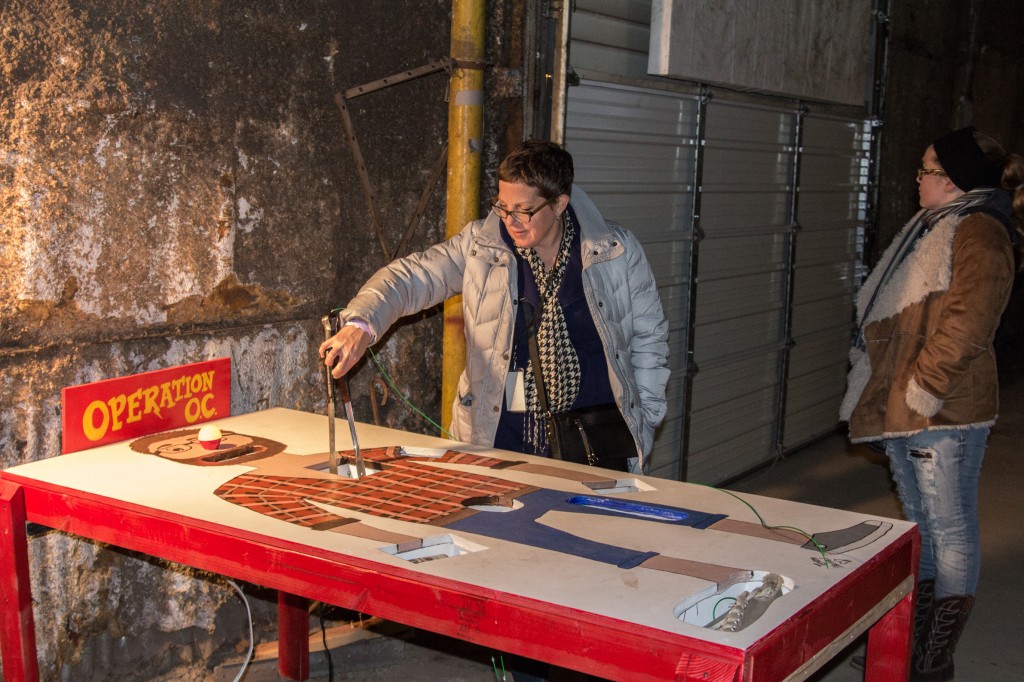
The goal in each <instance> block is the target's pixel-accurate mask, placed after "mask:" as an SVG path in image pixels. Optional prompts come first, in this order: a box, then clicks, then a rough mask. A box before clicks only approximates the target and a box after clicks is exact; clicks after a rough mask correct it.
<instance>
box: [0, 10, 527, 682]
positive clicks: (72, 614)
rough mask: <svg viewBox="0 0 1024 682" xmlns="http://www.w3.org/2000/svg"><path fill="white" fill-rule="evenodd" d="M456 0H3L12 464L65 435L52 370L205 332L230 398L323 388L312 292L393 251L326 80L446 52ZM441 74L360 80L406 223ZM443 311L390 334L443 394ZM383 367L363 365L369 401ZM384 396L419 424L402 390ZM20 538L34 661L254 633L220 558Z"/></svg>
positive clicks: (3, 373)
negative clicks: (205, 561) (182, 561)
mask: <svg viewBox="0 0 1024 682" xmlns="http://www.w3.org/2000/svg"><path fill="white" fill-rule="evenodd" d="M450 13H451V3H450V2H447V1H445V0H429V1H423V0H340V1H337V2H312V1H296V2H282V3H271V2H264V1H262V0H178V1H177V2H173V3H150V2H141V1H138V0H102V1H97V0H93V1H87V0H7V1H6V2H5V3H3V4H2V5H0V467H4V468H6V467H9V466H13V465H16V464H19V463H22V462H28V461H32V460H38V459H42V458H46V457H51V456H54V455H56V454H57V453H59V451H60V441H61V434H60V416H61V414H60V413H61V403H60V390H61V388H63V387H65V386H70V385H75V384H81V383H84V382H89V381H94V380H99V379H105V378H110V377H116V376H122V375H126V374H133V373H137V372H143V371H147V370H153V369H159V368H163V367H167V366H173V365H177V364H182V363H187V362H195V361H199V360H204V359H209V358H214V357H220V356H229V357H230V358H231V359H232V363H233V370H232V374H233V378H232V399H231V403H232V411H233V412H234V413H245V412H250V411H253V410H258V409H262V408H267V407H275V406H283V407H289V408H297V409H303V410H310V411H316V412H322V411H323V410H324V408H325V405H324V402H325V401H324V389H323V387H322V375H321V374H320V365H319V363H318V358H317V357H316V355H315V351H316V347H317V346H318V345H319V343H320V341H321V340H322V338H323V337H322V332H321V328H320V325H319V318H320V316H321V315H323V314H324V313H326V312H327V311H328V310H329V309H330V308H331V307H332V306H335V305H339V304H341V303H343V302H344V301H346V300H347V299H348V297H350V296H351V295H352V294H353V293H354V292H355V291H356V289H357V287H358V286H359V284H360V283H362V282H363V281H364V280H365V279H366V278H367V277H368V276H369V275H370V274H371V273H372V272H373V270H375V269H376V268H377V267H379V266H381V265H382V264H383V263H384V262H386V260H387V259H386V258H385V257H384V255H383V254H382V252H381V248H380V246H379V241H378V239H377V237H376V234H375V233H374V232H373V228H372V226H371V223H370V221H369V213H368V211H367V205H366V201H365V198H364V195H363V193H362V191H361V189H360V182H359V179H358V176H357V174H356V167H355V164H354V163H353V160H352V156H351V154H350V151H349V148H348V146H347V145H346V142H345V139H344V137H343V129H342V126H341V122H340V118H339V114H338V110H337V108H336V106H335V103H334V101H333V94H334V93H335V92H336V91H341V90H344V89H346V88H350V87H352V86H355V85H360V84H364V83H367V82H369V81H374V80H377V79H380V78H383V77H385V76H390V75H392V74H395V73H398V72H401V71H404V70H406V69H410V68H413V67H417V66H421V65H423V64H426V63H429V62H431V61H434V60H436V59H438V58H440V57H443V56H445V55H447V54H448V52H449V43H450V31H449V25H450V20H451V19H450ZM507 14H508V16H506V14H505V13H504V10H503V11H502V12H501V13H498V12H496V13H495V14H494V16H493V17H492V20H491V22H490V23H489V28H490V29H491V30H492V31H493V30H499V31H500V30H502V29H503V27H504V26H505V24H506V23H508V22H510V21H514V20H517V16H515V13H514V12H508V13H507ZM493 45H494V47H493V49H492V51H491V52H492V54H493V55H494V57H495V59H496V60H497V61H498V62H499V64H498V66H504V65H503V64H501V63H500V62H501V60H503V59H506V58H510V57H511V58H512V59H513V62H514V61H515V60H516V59H521V55H517V54H516V51H515V50H516V44H515V41H510V40H507V39H504V38H502V37H501V36H498V39H495V40H494V41H493ZM519 66H520V65H519V64H516V63H512V64H511V65H510V67H509V68H508V69H505V70H504V71H503V72H502V82H503V83H504V86H503V92H504V97H506V99H505V100H502V101H501V102H499V104H500V106H498V107H496V108H497V109H498V115H497V116H495V117H492V119H491V120H490V121H489V122H488V125H489V128H490V130H491V131H493V130H501V131H503V130H504V129H505V128H506V127H507V125H508V119H509V116H510V115H511V114H509V111H514V107H512V109H510V108H509V102H510V101H512V102H514V101H515V97H516V96H517V95H518V89H517V88H518V87H519V86H518V81H517V79H516V76H515V74H516V69H517V68H518V67H519ZM447 87H448V83H447V78H446V76H445V74H443V73H438V74H434V75H430V76H425V77H423V78H420V79H417V80H415V81H410V82H408V83H404V84H401V85H398V86H395V87H392V88H388V89H386V90H382V91H380V92H377V93H373V94H370V95H366V96H364V97H359V98H358V99H354V100H352V102H351V113H352V118H353V122H354V124H355V128H356V132H357V137H358V139H359V142H360V144H361V147H362V150H363V153H364V156H365V159H366V163H367V167H368V172H369V175H370V178H371V181H372V182H373V184H374V186H375V188H376V190H377V193H378V197H379V201H380V207H381V213H382V216H383V222H384V225H385V227H386V231H387V233H388V239H389V241H390V244H391V245H392V246H395V245H397V244H398V242H399V239H400V236H401V234H402V232H403V231H404V230H405V227H406V224H407V222H408V220H409V216H410V215H411V214H412V212H413V209H414V207H415V205H416V203H417V201H418V199H419V196H420V193H421V192H422V191H423V190H424V187H425V186H426V185H427V180H428V178H429V176H430V171H431V169H432V167H433V165H434V163H435V160H436V159H437V157H438V154H439V151H440V149H441V145H442V144H443V143H444V142H445V139H446V136H447V103H446V102H445V97H446V91H447ZM509 98H511V99H509ZM490 136H491V138H492V139H493V138H494V137H495V136H494V134H493V132H492V133H491V134H490ZM500 151H501V150H500V149H499V148H497V147H495V146H493V145H492V147H491V148H490V150H489V154H488V156H489V158H488V164H489V165H493V158H494V156H495V155H497V154H499V153H500ZM443 212H444V185H443V176H442V180H441V184H440V185H439V186H438V187H436V188H435V189H434V191H433V192H432V193H431V198H430V201H429V204H428V207H427V211H426V214H425V216H424V220H423V223H422V224H421V225H420V227H419V229H418V230H417V231H416V232H415V234H414V235H413V237H412V239H411V241H410V244H409V250H419V249H421V248H424V247H425V246H427V245H429V244H432V243H434V242H437V241H439V240H440V239H442V238H443V235H444V215H443ZM441 327H442V325H441V319H440V310H434V311H429V312H427V313H424V314H423V315H421V316H420V317H419V318H417V319H416V320H414V321H411V322H410V323H408V324H404V325H401V326H400V327H399V328H398V329H396V330H395V331H394V332H393V333H392V334H390V335H388V336H387V337H386V338H385V339H384V340H383V341H382V342H381V343H380V344H378V347H377V352H378V353H379V355H380V357H381V360H382V362H383V363H384V365H385V366H386V367H387V368H388V371H389V372H390V373H391V374H392V376H393V377H394V380H395V383H396V384H397V385H398V386H399V388H401V389H402V390H403V391H406V392H408V393H409V395H410V399H411V400H412V401H413V402H414V403H415V404H417V405H418V406H420V407H421V408H422V409H424V411H425V412H427V413H428V414H431V415H432V416H434V418H435V419H436V418H438V416H439V414H440V405H439V404H438V403H439V399H440V364H441V359H440V344H439V342H438V341H439V338H440V335H441ZM372 375H373V373H372V371H371V370H370V369H368V368H367V367H366V366H365V365H364V366H363V367H361V368H360V369H359V371H358V372H356V373H355V375H353V379H352V390H353V395H354V400H355V404H356V413H357V418H359V419H362V420H364V421H371V420H372V414H371V410H370V403H369V398H368V393H369V382H370V380H371V378H372ZM381 413H382V419H383V421H384V423H385V424H387V425H391V426H396V427H401V428H405V429H409V430H419V431H428V430H429V427H427V426H426V425H425V424H424V423H423V422H422V420H420V419H419V418H418V417H415V416H414V414H413V413H412V411H411V410H409V409H407V408H405V407H404V406H403V405H401V403H400V401H398V400H396V399H395V398H394V397H392V398H391V400H389V402H388V403H387V405H385V406H384V407H383V408H382V410H381ZM325 447H326V434H325ZM30 544H31V554H32V557H31V558H32V565H33V581H34V590H35V591H34V596H35V600H36V607H35V615H36V624H37V633H38V644H39V650H40V657H41V666H42V673H43V676H44V678H45V679H77V680H81V679H106V678H115V677H119V676H125V677H131V676H132V675H133V674H134V675H137V674H138V670H141V669H144V670H146V671H147V673H146V677H147V679H157V678H158V677H159V676H160V675H161V674H166V675H167V679H176V680H185V679H202V677H203V676H204V675H205V674H207V673H208V672H209V671H210V670H212V668H213V666H214V665H215V664H217V663H218V662H220V661H223V660H225V659H234V660H238V659H240V657H241V654H242V653H243V652H244V647H245V645H246V644H247V642H246V640H247V638H248V635H247V626H246V623H245V620H246V619H245V610H244V608H243V607H242V605H241V603H240V602H238V600H237V599H236V598H234V597H233V596H232V592H231V590H230V589H229V587H228V586H227V585H226V584H225V583H224V582H223V581H222V580H220V579H219V578H216V577H212V576H196V575H194V574H193V572H191V571H188V570H185V569H181V568H176V567H169V568H168V567H166V566H164V565H163V564H161V563H160V562H155V561H152V560H148V559H146V558H142V557H137V556H132V555H129V554H127V553H123V552H119V551H116V550H109V549H105V548H102V547H100V546H97V545H95V544H93V543H88V542H84V541H81V540H77V539H74V538H70V537H68V536H66V535H63V534H61V533H57V532H53V531H46V530H44V529H38V528H36V529H33V539H32V540H31V543H30ZM274 604H275V602H274V598H273V596H272V595H270V597H269V599H261V598H259V595H257V599H256V603H255V604H254V609H255V615H256V619H257V633H258V637H259V638H260V639H268V638H269V639H273V638H274V637H275V636H276V633H275V629H274V625H273V623H272V619H273V616H274V609H275V606H274Z"/></svg>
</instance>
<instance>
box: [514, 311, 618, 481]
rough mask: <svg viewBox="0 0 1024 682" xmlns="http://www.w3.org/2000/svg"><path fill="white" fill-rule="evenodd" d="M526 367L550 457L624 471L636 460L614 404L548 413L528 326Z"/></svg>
mask: <svg viewBox="0 0 1024 682" xmlns="http://www.w3.org/2000/svg"><path fill="white" fill-rule="evenodd" d="M528 334H529V342H530V364H532V365H533V376H534V378H535V380H536V382H537V403H538V405H539V406H540V409H541V412H543V414H544V429H545V432H546V434H547V437H548V447H550V449H551V456H552V457H554V458H555V459H561V460H565V461H566V462H578V463H580V464H589V465H591V466H598V467H603V468H605V469H614V470H616V471H627V470H628V469H629V462H628V461H627V460H628V459H629V458H630V457H636V456H637V452H636V443H635V442H634V441H633V434H631V433H630V432H629V427H628V426H626V420H625V419H623V418H622V413H621V412H619V408H618V406H617V405H616V404H615V403H609V404H607V405H594V406H593V407H584V408H581V409H578V410H569V411H567V412H552V411H551V410H550V409H549V407H548V396H547V391H545V390H544V373H543V370H542V369H541V365H540V349H539V348H538V347H537V329H536V325H535V324H533V322H532V321H531V322H530V324H529V330H528Z"/></svg>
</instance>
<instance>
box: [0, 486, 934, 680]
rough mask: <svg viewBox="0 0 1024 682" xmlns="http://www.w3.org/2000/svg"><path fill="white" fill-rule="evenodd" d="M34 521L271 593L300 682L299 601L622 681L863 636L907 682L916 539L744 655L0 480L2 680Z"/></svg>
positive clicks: (34, 674)
mask: <svg viewBox="0 0 1024 682" xmlns="http://www.w3.org/2000/svg"><path fill="white" fill-rule="evenodd" d="M27 522H33V523H37V524H41V525H44V526H48V527H50V528H55V529H58V530H61V531H65V532H68V533H72V534H74V535H79V536H82V537H85V538H89V539H92V540H96V541H99V542H104V543H109V544H111V545H116V546H118V547H123V548H125V549H129V550H134V551H138V552H142V553H144V554H148V555H151V556H154V557H159V558H162V559H166V560H169V561H173V562H177V563H180V564H185V565H188V566H193V567H195V568H198V569H202V570H206V571H210V572H214V573H218V574H221V575H225V576H229V577H232V578H235V579H238V580H244V581H247V582H250V583H253V584H258V585H263V586H265V587H268V588H271V589H276V590H277V591H278V594H279V599H278V616H279V628H280V632H279V639H280V646H281V651H280V663H279V669H280V672H281V674H282V675H283V676H285V677H287V678H289V679H295V680H303V679H306V678H307V677H308V676H309V648H308V647H309V643H308V636H309V633H308V616H307V611H306V607H307V603H308V602H307V600H319V601H323V602H325V603H330V604H334V605H337V606H340V607H344V608H348V609H352V610H356V611H359V612H362V613H367V614H371V615H374V616H380V617H382V618H386V619H390V620H393V621H396V622H400V623H404V624H407V625H410V626H413V627H417V628H422V629H425V630H430V631H433V632H437V633H441V634H444V635H449V636H452V637H456V638H459V639H463V640H466V641H470V642H475V643H478V644H481V645H483V646H487V647H492V648H494V649H496V650H500V651H508V652H512V653H518V654H521V655H524V656H528V657H531V658H535V659H540V660H545V661H549V662H551V663H553V664H556V665H560V666H563V667H567V668H572V669H575V670H579V671H581V672H585V673H590V674H594V675H599V676H601V677H606V678H611V679H621V680H627V679H628V680H637V681H640V680H676V681H677V682H697V681H699V682H716V681H718V682H726V681H728V682H739V681H741V680H742V681H744V682H769V681H771V682H774V681H776V680H780V679H785V678H786V677H789V676H791V675H794V673H799V672H800V671H804V672H806V671H807V669H808V668H809V669H810V670H813V669H816V668H817V667H819V666H820V664H822V663H823V662H824V661H827V660H828V658H831V656H833V655H835V654H836V653H838V651H840V650H841V649H842V648H843V645H845V644H846V643H848V642H849V641H850V637H851V633H853V634H857V633H858V632H863V631H864V629H866V628H870V632H869V636H868V655H867V664H868V665H867V670H866V677H865V679H866V680H868V681H869V682H882V681H883V680H884V681H889V680H895V679H905V678H906V676H907V671H908V668H909V651H910V632H911V620H912V618H911V616H912V610H913V597H914V591H913V590H912V589H910V586H912V585H913V576H914V573H915V570H916V567H917V560H918V552H919V543H920V540H919V536H918V533H917V529H916V527H913V528H912V529H911V530H909V531H906V532H904V533H903V534H902V535H901V536H900V537H899V538H898V539H897V540H896V541H894V542H892V543H891V544H890V545H889V546H887V547H886V548H884V549H883V550H882V551H880V552H879V553H878V554H876V555H875V556H873V557H871V558H870V559H869V560H867V561H865V562H864V564H863V565H861V566H859V567H857V568H856V569H854V570H851V571H850V574H849V575H848V576H847V577H846V578H845V579H843V580H842V581H840V582H839V583H837V584H836V585H835V586H834V587H833V588H832V589H830V590H828V591H827V592H826V593H825V594H824V595H822V597H821V598H819V599H816V600H815V601H814V602H813V603H812V604H810V605H808V606H807V607H805V608H804V609H802V610H801V611H799V612H798V613H797V614H795V615H794V616H793V617H792V618H789V619H788V620H786V621H785V622H784V623H782V624H780V625H779V626H778V627H777V628H775V629H774V630H772V631H771V632H770V633H769V634H768V635H767V636H765V637H764V638H762V639H761V640H759V641H757V642H756V643H755V644H754V645H752V646H751V647H749V648H747V649H738V648H734V647H728V646H723V645H720V644H718V643H714V642H708V641H704V640H701V639H698V638H695V637H690V636H686V635H680V634H677V633H672V632H667V631H664V630H659V629H656V628H651V627H646V626H640V625H637V624H635V623H629V622H625V621H621V620H618V619H615V618H609V617H606V616H601V615H596V614H593V613H588V612H586V611H581V610H577V609H571V608H567V607H564V606H557V605H553V604H550V603H547V602H543V601H540V600H536V599H529V598H526V597H523V596H519V595H515V594H510V593H504V592H498V591H495V590H488V589H485V588H481V587H479V586H475V585H468V584H465V583H461V582H458V581H454V580H450V579H445V578H440V577H437V576H429V575H424V574H422V573H418V572H415V571H411V570H407V569H403V568H396V567H393V566H389V565H383V564H378V563H374V562H371V561H368V560H365V559H360V558H357V557H351V556H347V555H344V554H339V553H334V552H328V551H324V550H322V549H319V548H314V547H309V546H307V545H303V544H299V543H293V542H288V541H283V540H280V539H277V538H270V537H267V536H263V535H259V534H256V533H252V532H249V531H243V530H239V529H235V528H230V527H227V526H223V525H218V524H214V523H210V522H206V521H201V520H196V519H191V518H187V517H184V516H180V515H177V514H172V513H168V512H162V511H159V510H155V509H150V508H146V507H143V506H139V505H135V504H131V503H126V502H122V501H118V500H114V499H110V498H105V497H100V496H97V495H93V494H89V493H83V492H80V491H76V490H72V489H68V488H66V487H62V486H57V485H53V484H48V483H44V482H40V481H36V480H33V479H30V478H25V477H21V476H17V475H14V474H11V473H9V472H4V473H0V653H2V655H3V673H4V680H6V681H7V682H19V681H20V680H33V681H34V680H37V679H38V677H39V674H38V662H37V659H36V650H35V633H34V625H33V618H32V597H31V585H30V579H29V564H28V551H27V537H26V529H25V524H26V523H27Z"/></svg>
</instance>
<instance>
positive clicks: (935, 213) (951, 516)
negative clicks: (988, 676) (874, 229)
mask: <svg viewBox="0 0 1024 682" xmlns="http://www.w3.org/2000/svg"><path fill="white" fill-rule="evenodd" d="M917 182H918V194H919V196H920V204H921V210H920V211H919V212H918V213H917V214H916V215H915V216H914V217H913V218H912V219H911V220H910V222H909V223H908V224H907V225H906V226H905V227H904V228H903V229H902V230H901V231H900V233H899V234H897V235H896V238H895V239H894V240H893V242H892V244H890V245H889V247H888V248H887V249H886V251H885V253H883V255H882V257H881V259H880V260H879V262H878V263H877V264H876V266H875V268H874V270H873V271H872V273H871V274H870V275H869V276H868V278H867V280H866V281H865V282H864V285H863V287H862V288H861V290H860V292H859V293H858V296H857V318H858V325H859V327H858V333H857V338H856V340H855V343H854V347H853V349H852V350H851V363H852V369H851V371H850V376H849V379H848V385H847V393H846V396H845V398H844V400H843V404H842V408H841V413H840V416H841V418H842V419H843V420H844V421H848V422H849V424H850V438H851V440H852V441H853V442H855V443H858V442H874V443H876V444H878V445H880V446H884V448H885V452H886V454H887V455H888V457H889V463H890V467H891V470H892V474H893V478H894V480H895V481H896V487H897V491H898V493H899V496H900V501H901V502H902V506H903V513H904V515H905V516H906V518H907V519H908V520H910V521H913V522H915V523H917V524H918V526H919V528H920V531H921V562H920V567H919V569H918V588H917V589H918V595H917V605H916V608H915V614H914V628H915V635H914V651H913V657H912V665H911V679H912V680H919V681H925V680H927V681H933V680H951V679H953V652H954V649H955V648H956V644H957V641H958V639H959V637H960V633H961V632H962V631H963V628H964V624H965V623H966V622H967V617H968V615H969V614H970V611H971V607H972V606H973V604H974V595H975V592H976V590H977V584H978V576H979V573H980V542H979V531H978V479H979V477H980V474H981V465H982V460H983V458H984V455H985V448H986V444H987V442H988V434H989V430H990V429H991V427H992V425H993V424H994V423H995V420H996V416H997V411H998V392H999V389H998V380H997V373H996V359H995V351H994V350H993V347H992V341H993V337H994V336H995V332H996V328H997V327H998V325H999V318H1000V316H1001V315H1002V313H1003V310H1004V308H1005V307H1006V303H1007V301H1008V299H1009V295H1010V291H1011V288H1012V286H1013V279H1014V272H1015V257H1014V249H1015V246H1016V245H1017V243H1018V236H1017V235H1018V232H1017V228H1019V227H1020V226H1021V224H1022V223H1024V157H1021V156H1020V155H1018V154H1007V153H1006V152H1005V151H1004V150H1003V148H1002V147H1001V146H1000V145H999V143H997V142H996V141H995V140H993V139H992V138H990V137H988V136H987V135H983V134H981V133H979V132H977V131H975V130H974V129H973V128H962V129H960V130H955V131H953V132H950V133H948V134H946V135H943V136H942V137H940V138H938V139H936V140H935V141H934V143H932V144H931V145H930V146H929V147H928V148H927V149H926V150H925V152H924V157H923V158H922V162H921V168H919V169H918V171H917Z"/></svg>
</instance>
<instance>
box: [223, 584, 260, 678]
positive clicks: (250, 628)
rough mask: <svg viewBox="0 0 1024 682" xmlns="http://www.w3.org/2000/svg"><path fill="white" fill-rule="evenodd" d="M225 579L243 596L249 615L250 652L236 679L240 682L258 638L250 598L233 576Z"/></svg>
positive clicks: (246, 611)
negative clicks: (253, 629) (255, 636)
mask: <svg viewBox="0 0 1024 682" xmlns="http://www.w3.org/2000/svg"><path fill="white" fill-rule="evenodd" d="M224 579H225V580H227V581H228V584H229V585H231V587H233V588H235V592H237V593H238V596H239V597H241V598H242V603H243V604H245V613H246V614H247V615H248V617H249V652H248V653H247V654H246V655H245V660H244V661H242V667H241V669H240V670H239V671H238V675H236V676H235V679H234V682H239V680H241V679H242V676H243V675H245V671H246V669H247V668H248V667H249V661H251V660H252V652H253V651H254V650H255V648H256V640H255V638H254V637H253V634H252V609H250V608H249V600H248V599H246V598H245V593H244V592H242V588H241V587H239V586H238V585H237V584H236V583H235V581H234V580H232V579H231V578H224Z"/></svg>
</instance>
